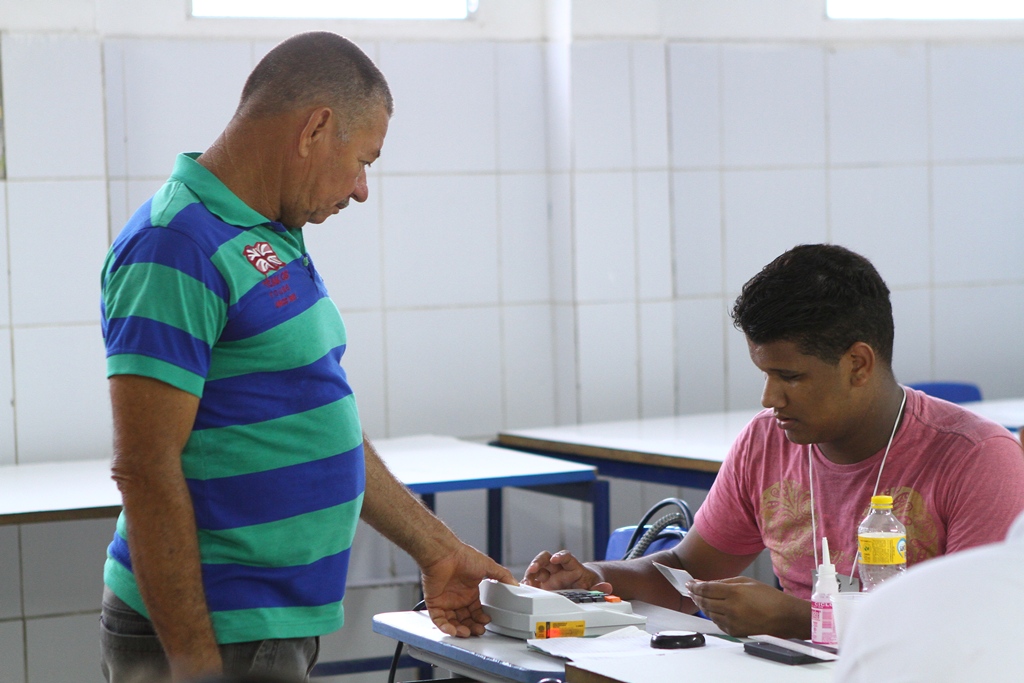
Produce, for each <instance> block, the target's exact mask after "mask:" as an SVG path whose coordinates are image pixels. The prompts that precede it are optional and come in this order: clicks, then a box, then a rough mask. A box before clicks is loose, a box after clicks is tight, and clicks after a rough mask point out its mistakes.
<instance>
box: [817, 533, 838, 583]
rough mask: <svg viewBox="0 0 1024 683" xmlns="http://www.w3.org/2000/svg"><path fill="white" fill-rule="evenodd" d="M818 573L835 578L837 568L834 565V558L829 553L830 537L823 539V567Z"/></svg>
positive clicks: (823, 537)
mask: <svg viewBox="0 0 1024 683" xmlns="http://www.w3.org/2000/svg"><path fill="white" fill-rule="evenodd" d="M818 573H819V574H831V575H833V576H835V573H836V566H835V565H834V564H832V557H831V555H830V554H829V552H828V536H822V537H821V566H820V567H819V568H818Z"/></svg>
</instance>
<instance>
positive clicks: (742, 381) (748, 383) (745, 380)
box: [725, 300, 764, 410]
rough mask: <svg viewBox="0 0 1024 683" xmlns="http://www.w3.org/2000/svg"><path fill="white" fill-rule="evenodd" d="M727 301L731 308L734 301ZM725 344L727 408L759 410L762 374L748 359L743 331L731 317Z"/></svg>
mask: <svg viewBox="0 0 1024 683" xmlns="http://www.w3.org/2000/svg"><path fill="white" fill-rule="evenodd" d="M727 303H728V304H729V308H730V309H731V308H732V305H733V304H734V303H735V302H734V301H733V300H730V301H728V302H727ZM725 345H726V349H725V353H726V365H727V366H728V370H727V374H728V379H727V382H726V391H727V402H728V409H729V410H746V409H748V408H749V409H751V410H760V409H761V391H762V389H764V375H763V374H762V372H761V371H760V370H758V369H757V366H756V365H754V363H753V361H751V360H750V348H749V347H748V346H747V339H746V337H745V336H744V335H743V332H741V331H740V330H737V329H736V328H735V327H733V325H732V319H731V318H730V319H729V324H728V326H727V327H726V332H725Z"/></svg>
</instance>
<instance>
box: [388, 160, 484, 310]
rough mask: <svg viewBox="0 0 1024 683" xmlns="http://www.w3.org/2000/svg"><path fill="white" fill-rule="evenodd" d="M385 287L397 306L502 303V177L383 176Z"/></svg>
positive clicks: (391, 302) (390, 298)
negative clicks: (499, 192) (499, 179)
mask: <svg viewBox="0 0 1024 683" xmlns="http://www.w3.org/2000/svg"><path fill="white" fill-rule="evenodd" d="M383 196H384V200H385V204H384V208H383V212H384V214H383V218H384V221H383V226H384V228H383V229H384V288H385V289H384V292H385V301H386V303H387V305H388V306H391V307H396V306H397V307H403V306H447V305H452V304H496V303H497V302H498V226H497V220H498V205H497V202H498V199H497V179H496V178H495V177H494V176H491V175H472V176H402V177H385V178H384V179H383Z"/></svg>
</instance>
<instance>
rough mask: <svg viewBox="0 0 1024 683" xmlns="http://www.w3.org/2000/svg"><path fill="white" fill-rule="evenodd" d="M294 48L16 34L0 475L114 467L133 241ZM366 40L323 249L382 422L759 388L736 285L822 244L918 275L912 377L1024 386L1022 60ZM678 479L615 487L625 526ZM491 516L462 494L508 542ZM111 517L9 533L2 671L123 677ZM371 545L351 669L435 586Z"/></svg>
mask: <svg viewBox="0 0 1024 683" xmlns="http://www.w3.org/2000/svg"><path fill="white" fill-rule="evenodd" d="M271 44H272V43H269V42H268V43H265V42H252V41H245V40H212V39H204V40H198V39H196V40H175V39H152V40H148V39H104V40H100V39H99V38H97V37H95V36H92V37H90V35H88V34H76V35H70V34H60V35H58V34H18V33H5V34H3V35H2V36H0V48H2V53H0V58H2V83H3V105H4V107H3V111H4V128H5V134H6V140H5V142H6V152H7V158H6V163H7V178H6V180H0V227H2V228H3V229H4V230H5V235H6V239H4V240H0V252H3V253H0V259H6V261H5V262H6V263H8V264H9V276H8V277H6V278H3V277H0V327H2V329H3V330H5V331H6V332H7V334H2V335H0V357H3V358H10V359H11V362H10V363H6V362H5V363H0V463H5V464H11V463H14V462H18V463H31V462H38V461H44V460H59V459H72V458H88V457H103V456H105V455H107V454H108V453H109V448H110V446H109V444H110V414H109V409H108V407H107V399H106V382H105V379H104V372H103V367H104V365H103V349H102V342H101V339H100V332H99V321H98V320H99V316H98V284H99V282H98V280H99V278H98V274H99V268H100V263H101V261H102V257H103V253H104V251H105V249H106V246H107V244H108V243H109V240H110V238H111V235H112V234H114V233H116V232H117V230H118V229H119V228H120V225H121V224H122V223H123V222H124V220H125V219H126V217H127V216H128V214H129V213H130V212H131V211H132V210H134V207H135V206H137V205H138V204H139V203H141V202H142V201H144V200H145V199H146V197H148V195H149V194H150V193H151V192H152V191H153V190H154V189H155V188H156V187H158V186H159V184H160V183H161V182H162V180H163V179H164V177H165V176H166V175H167V173H168V171H169V170H170V167H171V164H172V163H173V157H174V154H175V153H176V152H178V151H180V150H184V149H203V148H204V147H205V146H207V145H208V144H209V143H210V142H211V141H212V140H213V138H214V137H215V136H216V135H217V133H218V132H219V131H220V129H221V128H222V126H223V125H224V123H225V122H226V120H227V119H228V117H229V116H230V115H231V112H232V110H233V108H234V105H235V101H236V99H237V93H238V91H239V90H240V87H241V84H242V81H243V80H244V77H245V75H246V74H247V73H248V71H249V70H250V69H251V67H252V65H253V64H254V63H255V61H256V60H257V59H258V58H259V57H260V56H261V55H262V54H263V53H264V52H265V51H266V50H267V49H269V47H270V46H271ZM364 48H365V49H366V50H367V51H368V53H369V54H371V56H373V57H374V58H375V59H376V60H377V61H378V63H379V64H380V65H381V67H382V69H383V71H384V72H385V73H386V74H387V76H388V78H389V80H390V82H391V85H392V88H393V91H394V93H395V99H396V115H395V118H394V120H393V122H392V124H391V129H390V132H389V135H388V139H387V143H386V145H385V149H384V155H383V157H382V158H381V160H380V161H379V162H378V163H375V164H374V166H373V170H372V172H371V178H370V191H371V195H370V200H369V201H368V202H366V203H365V204H364V205H353V206H351V207H350V208H348V209H346V211H345V212H343V213H342V214H341V215H339V216H337V217H334V218H332V219H330V220H329V221H327V223H326V224H324V225H323V226H311V227H310V228H309V230H308V236H307V243H308V246H309V248H310V250H311V251H312V253H313V256H314V259H315V260H316V263H317V267H318V268H319V269H320V270H321V271H322V273H323V275H324V277H325V279H326V281H327V283H328V286H329V287H330V289H331V291H332V293H333V294H334V296H335V298H336V300H337V301H338V303H339V307H340V308H341V309H342V311H343V313H344V315H345V317H346V322H347V324H348V326H349V328H350V337H351V350H350V356H349V357H348V358H347V363H346V365H347V367H348V369H349V372H350V375H351V377H352V380H353V382H354V383H355V385H356V387H357V390H358V392H359V396H360V401H361V411H362V413H363V416H364V419H365V423H366V428H367V431H368V432H369V433H370V434H371V435H372V436H378V437H385V436H401V435H405V434H411V433H417V432H428V431H429V432H435V433H450V434H457V435H462V436H469V437H474V436H475V437H485V436H489V435H493V434H494V433H495V432H496V431H498V430H499V429H502V428H512V427H524V426H539V425H545V424H553V423H559V422H573V421H577V420H602V419H615V418H632V417H638V416H647V417H653V416H660V415H668V414H672V413H675V412H692V411H703V410H721V409H725V408H747V407H753V406H755V405H756V404H757V401H758V393H759V381H760V379H759V376H758V374H757V373H756V371H754V369H753V366H752V365H751V364H750V362H749V360H748V359H747V358H746V349H745V345H744V343H743V340H742V337H741V335H739V334H738V333H736V332H735V331H734V330H732V329H731V326H730V324H729V320H728V315H727V310H728V306H729V303H730V302H731V300H732V299H733V298H734V296H735V294H736V292H737V291H738V289H739V287H740V286H741V285H742V283H743V282H744V280H746V278H748V277H749V276H750V275H752V274H753V273H754V272H755V271H756V270H757V269H758V268H760V266H761V265H763V264H764V263H766V262H767V261H768V260H770V259H771V258H772V257H774V256H775V255H776V254H778V253H779V252H781V251H783V250H784V249H786V248H789V247H791V246H793V245H794V244H796V243H798V242H807V241H821V240H832V241H836V242H841V243H843V244H847V245H849V246H851V247H853V248H854V249H857V250H859V251H862V252H863V253H865V254H866V255H867V256H869V257H870V258H872V259H873V260H874V261H875V263H876V264H877V265H878V267H879V269H880V270H881V272H882V274H883V276H884V277H886V279H887V280H888V282H889V283H890V285H891V287H892V289H893V290H894V304H895V310H896V319H897V342H896V359H895V366H896V370H897V374H898V376H899V378H900V379H901V380H903V381H915V380H922V379H930V378H936V379H941V378H969V379H974V380H976V381H978V382H979V383H980V384H981V386H982V389H983V390H984V391H985V393H986V394H987V395H988V396H990V397H994V398H995V397H1001V396H1010V395H1021V394H1022V393H1024V376H1022V375H1021V374H1020V373H1016V372H1013V371H1012V368H1015V367H1018V366H1020V364H1021V360H1022V355H1024V352H1022V350H1021V349H1022V348H1024V345H1022V344H1021V343H1020V341H1019V340H1020V339H1021V338H1022V337H1024V317H1022V316H1021V315H1019V311H1020V310H1021V304H1022V302H1024V265H1021V264H1022V263H1024V248H1022V247H1024V230H1021V225H1022V223H1024V193H1022V192H1021V191H1020V188H1021V187H1022V180H1024V125H1022V124H1024V90H1022V89H1021V88H1020V83H1021V82H1024V45H1022V44H1019V43H1008V44H982V43H977V44H929V43H924V42H917V43H913V42H908V43H901V44H898V45H893V44H865V45H858V46H846V45H839V46H832V45H814V44H810V43H801V44H791V43H773V44H759V45H758V44H732V43H707V42H704V43H696V42H694V43H688V42H670V43H666V42H664V41H640V40H638V41H592V42H577V43H575V44H570V45H557V44H550V45H548V44H541V43H536V42H523V43H496V42H460V43H423V42H371V43H366V44H365V45H364ZM0 262H4V261H0ZM668 492H672V491H671V490H666V489H664V488H662V487H658V486H654V485H640V484H633V483H627V482H615V483H614V486H613V516H614V519H613V522H614V523H615V524H620V523H627V522H629V521H633V520H635V518H636V517H637V516H638V515H639V514H640V513H641V511H642V509H643V508H644V507H645V506H646V505H647V504H649V503H650V502H653V500H656V499H657V498H660V497H662V496H663V495H664V494H665V493H668ZM688 495H689V496H690V497H691V498H694V497H695V494H692V493H689V494H688ZM508 505H509V510H508V515H507V517H508V518H509V522H510V528H509V531H508V534H507V540H506V542H507V551H508V553H509V557H510V562H511V563H512V564H515V565H519V566H522V565H523V564H525V563H526V562H527V561H528V559H529V558H530V557H531V556H532V555H533V553H534V552H536V551H537V550H539V549H541V548H542V547H555V546H568V547H571V548H574V549H577V550H583V549H585V548H586V547H587V543H588V534H589V529H588V525H587V523H586V514H585V511H584V510H583V509H582V506H580V505H578V504H574V503H568V502H561V501H553V500H549V499H547V498H545V497H543V496H539V495H534V494H526V493H521V494H513V495H510V496H509V502H508ZM482 508H483V496H482V495H477V494H473V493H467V494H458V495H455V494H450V495H448V496H440V497H439V511H440V513H441V515H442V517H444V518H445V519H446V520H449V521H450V522H451V524H452V525H453V526H454V527H455V529H456V530H457V531H458V532H459V533H460V534H462V535H463V536H465V537H466V538H467V539H468V540H470V541H471V542H474V543H477V544H481V545H482V544H483V542H484V530H483V522H482V515H481V514H480V512H481V510H482ZM110 533H111V523H110V522H108V521H90V522H77V523H73V524H42V525H26V526H23V527H20V528H17V527H6V528H0V549H2V551H0V681H3V682H4V683H7V681H12V682H14V683H63V682H64V681H68V682H71V681H75V683H79V682H82V681H94V680H95V681H98V680H99V674H98V671H97V669H96V662H95V609H96V603H97V602H98V595H99V567H100V564H101V562H102V558H103V547H104V544H105V542H106V540H107V538H108V537H109V535H110ZM353 563H354V564H353V582H354V584H353V588H352V590H351V591H350V593H349V596H350V599H349V605H348V614H349V626H348V627H346V628H345V629H343V630H342V632H341V633H340V634H337V635H335V636H332V637H331V638H330V639H328V642H327V651H326V656H327V657H328V658H333V657H335V656H341V654H342V653H346V654H352V653H353V651H355V652H356V653H357V654H360V655H368V654H383V653H384V652H385V651H386V649H387V646H386V643H383V642H382V641H380V640H375V639H374V638H372V637H371V636H368V635H367V634H366V631H367V629H368V620H369V617H370V615H372V614H373V613H374V612H377V611H384V610H388V609H403V608H406V607H407V606H408V602H409V601H410V600H411V590H410V589H409V588H408V587H407V586H403V585H399V586H397V587H376V588H375V587H369V586H370V585H371V584H374V583H375V582H376V585H381V584H382V583H384V584H386V583H387V582H388V581H390V580H391V579H392V577H398V578H401V577H407V576H409V575H411V573H412V571H413V566H412V564H411V562H410V561H409V560H408V558H406V557H404V556H403V555H402V554H401V553H398V552H394V551H392V550H391V549H390V548H389V547H388V546H387V544H386V543H384V542H383V541H382V540H381V539H380V538H379V537H377V536H375V535H374V534H373V533H372V532H369V531H367V530H366V529H363V530H362V533H361V534H360V536H359V540H358V541H357V552H356V553H355V554H354V558H353ZM360 586H363V587H360ZM26 672H27V673H26ZM366 680H374V679H373V678H372V677H370V678H367V679H366Z"/></svg>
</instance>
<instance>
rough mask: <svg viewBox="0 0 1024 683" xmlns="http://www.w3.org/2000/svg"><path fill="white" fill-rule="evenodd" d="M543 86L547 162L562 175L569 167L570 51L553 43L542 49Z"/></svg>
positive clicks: (564, 44) (564, 45) (570, 145)
mask: <svg viewBox="0 0 1024 683" xmlns="http://www.w3.org/2000/svg"><path fill="white" fill-rule="evenodd" d="M544 62H545V66H546V77H547V85H546V90H545V96H546V100H547V122H546V128H547V142H548V150H547V163H548V170H549V171H551V172H559V173H563V172H565V171H568V170H569V167H570V166H571V165H572V50H571V48H570V46H569V45H568V44H567V43H563V42H557V41H553V42H550V43H548V44H547V46H546V47H545V49H544Z"/></svg>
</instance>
